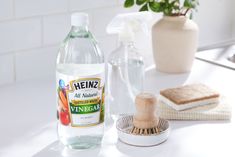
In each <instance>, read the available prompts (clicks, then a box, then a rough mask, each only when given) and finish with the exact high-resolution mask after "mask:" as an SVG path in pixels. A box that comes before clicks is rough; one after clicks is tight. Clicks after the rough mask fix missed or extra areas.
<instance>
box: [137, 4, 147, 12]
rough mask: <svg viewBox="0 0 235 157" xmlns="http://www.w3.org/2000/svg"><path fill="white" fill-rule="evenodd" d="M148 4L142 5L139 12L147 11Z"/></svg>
mask: <svg viewBox="0 0 235 157" xmlns="http://www.w3.org/2000/svg"><path fill="white" fill-rule="evenodd" d="M148 10H149V9H148V3H146V4H145V5H143V6H142V7H141V8H140V10H139V11H148Z"/></svg>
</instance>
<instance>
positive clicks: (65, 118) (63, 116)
mask: <svg viewBox="0 0 235 157" xmlns="http://www.w3.org/2000/svg"><path fill="white" fill-rule="evenodd" d="M60 122H61V124H63V125H69V123H70V118H69V113H68V111H61V112H60Z"/></svg>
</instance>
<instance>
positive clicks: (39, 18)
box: [0, 0, 235, 85]
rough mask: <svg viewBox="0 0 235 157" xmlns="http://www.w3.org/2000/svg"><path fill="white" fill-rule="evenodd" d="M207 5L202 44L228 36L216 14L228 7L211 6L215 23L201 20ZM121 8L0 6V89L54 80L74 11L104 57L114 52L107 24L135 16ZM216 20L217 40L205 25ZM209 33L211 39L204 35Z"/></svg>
mask: <svg viewBox="0 0 235 157" xmlns="http://www.w3.org/2000/svg"><path fill="white" fill-rule="evenodd" d="M212 1H214V0H208V2H207V1H205V2H204V1H203V3H202V4H203V7H201V8H202V10H200V8H199V13H200V12H201V14H198V15H200V16H197V18H196V20H197V21H198V22H199V25H200V26H201V27H202V29H203V30H202V32H203V34H202V35H201V37H200V38H201V41H206V42H207V41H208V40H210V39H211V38H212V37H213V38H216V39H218V38H220V36H222V38H227V37H228V36H229V35H231V33H230V34H229V31H230V29H231V28H230V27H231V25H230V24H231V23H230V22H226V21H227V20H228V18H230V16H229V17H228V18H227V15H229V13H224V12H223V11H220V12H218V11H217V10H221V9H219V6H220V5H222V6H223V7H224V8H228V6H229V5H230V4H229V3H228V4H225V1H219V0H216V1H217V2H218V5H217V7H216V8H215V9H216V10H215V11H213V10H211V12H214V13H215V15H214V14H213V16H214V17H216V16H217V14H218V16H217V17H218V18H217V19H214V20H208V19H204V18H203V16H205V14H207V17H209V18H210V17H211V12H209V11H208V7H210V5H211V3H212ZM230 1H231V2H232V0H230ZM123 2H124V0H0V85H4V84H9V83H14V82H18V81H24V80H28V79H34V78H42V77H45V78H47V77H51V78H53V77H54V76H55V60H56V55H57V50H58V47H59V43H60V42H61V41H62V40H63V39H64V37H65V36H66V34H67V33H68V31H69V28H70V14H71V13H73V12H76V11H82V12H87V13H88V14H89V16H90V29H91V31H92V32H93V33H94V35H95V36H96V38H97V40H98V42H99V43H100V47H101V49H102V51H103V52H104V53H105V55H106V56H107V54H108V53H109V52H111V51H112V50H113V49H115V48H116V47H117V36H116V35H107V33H106V31H105V29H106V25H107V24H108V22H109V21H110V20H111V19H112V17H113V16H114V15H115V14H117V13H122V12H131V11H137V10H138V9H137V8H135V7H134V8H132V9H124V8H123V7H122V5H123ZM205 3H206V4H205ZM211 8H212V7H210V9H211ZM225 10H228V9H225ZM221 14H223V15H221ZM158 18H159V17H158ZM158 18H157V19H158ZM220 19H221V20H222V22H223V23H221V24H220V25H219V26H216V27H214V26H213V29H211V30H215V31H217V32H218V34H219V36H216V33H215V34H213V32H212V31H210V27H212V26H210V25H209V26H208V24H210V22H212V24H213V25H215V24H216V22H218V21H219V20H220ZM234 19H235V18H234ZM207 26H208V27H207ZM219 27H223V28H221V29H219ZM208 29H209V32H210V34H211V35H212V37H210V35H206V33H205V32H207V30H208ZM222 29H225V30H224V31H223V30H222ZM223 33H224V34H223ZM149 54H151V53H149ZM145 57H146V56H145ZM147 57H148V56H147ZM150 57H151V56H150Z"/></svg>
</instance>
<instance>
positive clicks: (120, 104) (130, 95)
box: [107, 12, 151, 115]
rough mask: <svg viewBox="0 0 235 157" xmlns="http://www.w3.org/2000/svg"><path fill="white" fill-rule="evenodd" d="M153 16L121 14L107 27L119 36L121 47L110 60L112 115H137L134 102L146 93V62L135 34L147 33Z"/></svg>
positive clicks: (110, 102)
mask: <svg viewBox="0 0 235 157" xmlns="http://www.w3.org/2000/svg"><path fill="white" fill-rule="evenodd" d="M150 20H151V13H148V12H138V13H128V14H119V15H117V16H116V17H114V18H113V20H112V21H111V22H110V23H109V25H108V26H107V32H108V33H109V34H118V35H119V47H118V48H117V49H116V50H114V51H113V52H112V53H111V54H110V55H109V56H108V92H107V93H108V104H109V107H108V109H109V111H108V112H109V113H110V114H111V115H122V114H131V113H134V112H135V106H134V98H135V96H136V95H137V94H138V93H140V92H141V91H143V88H144V87H143V83H144V61H143V57H142V56H141V55H140V53H139V51H138V49H137V48H136V47H135V45H134V41H135V33H136V32H139V31H144V32H145V33H146V34H147V33H148V26H147V23H148V22H149V21H150Z"/></svg>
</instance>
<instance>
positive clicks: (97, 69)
mask: <svg viewBox="0 0 235 157" xmlns="http://www.w3.org/2000/svg"><path fill="white" fill-rule="evenodd" d="M71 25H72V28H71V30H70V32H69V34H68V35H67V37H66V38H65V40H64V41H63V43H62V44H61V47H60V50H59V54H58V57H57V69H56V86H57V102H58V108H57V115H58V137H59V139H60V141H61V142H62V143H63V144H64V145H66V146H68V147H70V148H74V149H86V148H91V147H95V146H97V145H100V143H101V140H102V137H103V132H104V123H103V122H104V93H105V92H104V82H105V73H104V72H105V64H104V57H103V54H102V52H101V51H100V49H99V48H98V46H97V43H96V41H95V39H94V37H93V36H92V34H91V33H90V32H89V30H88V15H87V14H85V13H74V14H72V16H71Z"/></svg>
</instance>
